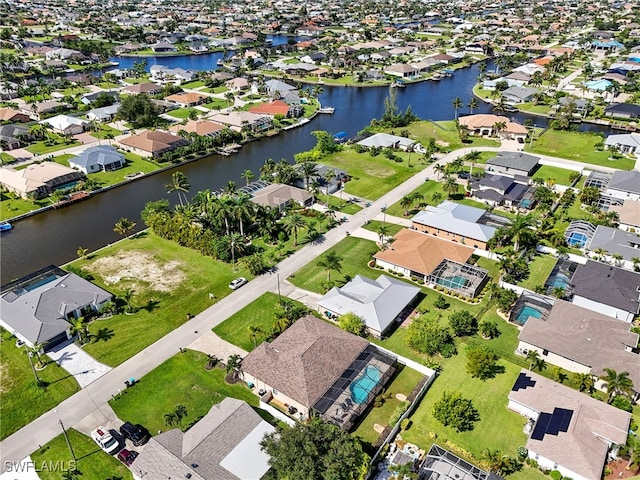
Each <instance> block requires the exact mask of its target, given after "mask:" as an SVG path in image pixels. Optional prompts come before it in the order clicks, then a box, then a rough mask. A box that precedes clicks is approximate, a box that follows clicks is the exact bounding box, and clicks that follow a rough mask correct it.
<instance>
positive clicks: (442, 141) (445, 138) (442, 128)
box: [387, 120, 500, 158]
mask: <svg viewBox="0 0 640 480" xmlns="http://www.w3.org/2000/svg"><path fill="white" fill-rule="evenodd" d="M406 130H407V131H408V132H409V137H410V138H412V139H414V140H417V141H418V142H420V143H421V144H422V145H426V144H427V143H428V141H429V139H430V138H435V140H436V145H437V146H438V147H440V149H441V150H442V151H445V152H446V151H451V150H455V149H457V148H462V147H499V146H500V142H497V141H496V140H493V139H489V138H483V137H469V140H470V143H465V144H463V143H462V142H461V141H460V137H459V135H458V131H457V130H456V126H455V122H454V121H453V120H448V121H441V122H432V121H430V120H422V121H419V122H414V123H412V124H411V125H409V126H407V127H406ZM390 131H391V130H389V132H387V133H390ZM396 134H397V130H396ZM419 156H420V155H419V154H417V155H416V157H418V158H419Z"/></svg>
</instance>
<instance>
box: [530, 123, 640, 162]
mask: <svg viewBox="0 0 640 480" xmlns="http://www.w3.org/2000/svg"><path fill="white" fill-rule="evenodd" d="M601 141H602V137H601V136H600V135H596V134H594V133H582V132H564V131H558V130H545V132H544V133H543V134H542V135H540V136H538V137H536V138H535V139H534V140H533V146H532V147H527V148H526V150H527V151H529V152H531V153H540V154H543V155H551V156H554V157H560V158H566V159H569V160H576V161H578V162H582V163H588V164H591V165H601V166H604V167H612V168H619V169H621V170H631V169H632V168H633V166H634V165H635V161H634V160H632V159H630V158H627V157H624V158H620V159H618V160H609V157H610V156H611V152H608V151H604V152H598V151H596V149H595V146H596V144H598V143H600V142H601Z"/></svg>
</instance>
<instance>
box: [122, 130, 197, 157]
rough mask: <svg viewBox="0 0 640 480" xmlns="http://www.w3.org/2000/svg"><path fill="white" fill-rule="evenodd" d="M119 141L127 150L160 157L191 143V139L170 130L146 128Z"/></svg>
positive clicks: (146, 155)
mask: <svg viewBox="0 0 640 480" xmlns="http://www.w3.org/2000/svg"><path fill="white" fill-rule="evenodd" d="M119 143H120V145H122V147H123V148H124V149H125V150H131V151H132V152H134V153H137V154H139V155H143V156H145V157H159V156H160V155H162V154H163V153H165V152H169V151H171V150H174V149H176V148H178V147H184V146H186V145H189V140H186V139H184V138H182V137H181V136H179V135H174V134H172V133H168V132H161V131H159V130H153V131H152V130H144V131H143V132H141V133H139V134H137V135H131V136H129V137H126V138H123V139H121V140H119Z"/></svg>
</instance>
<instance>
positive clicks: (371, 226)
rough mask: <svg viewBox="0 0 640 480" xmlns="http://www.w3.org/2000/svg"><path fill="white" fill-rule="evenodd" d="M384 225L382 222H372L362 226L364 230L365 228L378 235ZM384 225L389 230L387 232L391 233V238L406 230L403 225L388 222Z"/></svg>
mask: <svg viewBox="0 0 640 480" xmlns="http://www.w3.org/2000/svg"><path fill="white" fill-rule="evenodd" d="M382 225H383V223H382V222H381V221H380V220H371V221H370V222H369V223H365V224H364V225H363V226H362V228H364V229H365V230H369V231H371V232H375V233H378V229H379V228H380V227H381V226H382ZM384 225H385V227H386V228H387V231H388V232H389V233H388V235H389V236H394V235H395V234H396V233H398V232H399V231H400V230H402V229H403V228H404V227H403V226H402V225H397V224H395V223H389V222H386V223H385V224H384Z"/></svg>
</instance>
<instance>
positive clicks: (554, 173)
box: [532, 165, 575, 186]
mask: <svg viewBox="0 0 640 480" xmlns="http://www.w3.org/2000/svg"><path fill="white" fill-rule="evenodd" d="M574 173H575V171H573V170H567V169H564V168H560V167H552V166H550V165H541V166H540V168H538V170H536V173H534V174H533V177H532V178H541V179H542V180H545V181H546V180H547V179H548V178H553V179H554V180H555V182H556V183H557V184H558V185H567V186H569V185H571V180H569V177H571V175H572V174H574Z"/></svg>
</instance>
